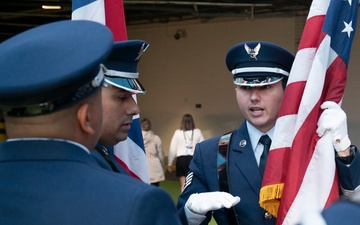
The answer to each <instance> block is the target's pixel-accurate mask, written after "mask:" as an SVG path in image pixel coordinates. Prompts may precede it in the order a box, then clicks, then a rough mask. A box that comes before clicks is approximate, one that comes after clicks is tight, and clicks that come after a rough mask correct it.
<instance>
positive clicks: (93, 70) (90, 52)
mask: <svg viewBox="0 0 360 225" xmlns="http://www.w3.org/2000/svg"><path fill="white" fill-rule="evenodd" d="M112 46H113V36H112V33H111V31H110V30H109V29H108V28H107V27H106V26H104V25H102V24H100V23H97V22H92V21H85V20H73V21H72V20H63V21H58V22H53V23H49V24H45V25H41V26H38V27H35V28H33V29H30V30H27V31H25V32H22V33H20V34H18V35H15V36H14V37H12V38H10V39H8V40H6V41H4V42H3V43H1V44H0V68H1V70H2V71H1V73H0V80H1V81H2V82H0V107H2V108H3V110H4V111H5V113H6V114H7V115H9V116H35V115H41V114H45V113H50V112H53V111H56V110H59V109H62V108H64V107H67V106H69V105H70V104H72V103H76V102H79V101H81V100H83V99H84V98H86V97H88V96H89V95H90V94H92V93H95V91H96V90H98V89H99V88H100V87H101V86H102V83H103V80H104V78H103V77H104V74H103V70H104V69H103V66H101V63H102V62H103V61H104V60H105V59H106V57H107V56H108V55H109V53H110V51H111V49H112Z"/></svg>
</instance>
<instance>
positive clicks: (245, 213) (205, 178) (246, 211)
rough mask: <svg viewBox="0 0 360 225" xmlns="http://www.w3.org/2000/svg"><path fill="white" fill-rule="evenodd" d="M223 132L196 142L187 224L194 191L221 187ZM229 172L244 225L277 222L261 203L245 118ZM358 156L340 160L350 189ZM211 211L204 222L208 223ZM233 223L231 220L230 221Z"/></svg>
mask: <svg viewBox="0 0 360 225" xmlns="http://www.w3.org/2000/svg"><path fill="white" fill-rule="evenodd" d="M220 137H221V136H217V137H214V138H211V139H208V140H206V141H203V142H201V143H199V144H197V145H196V147H195V152H194V157H193V160H192V162H191V163H190V172H189V173H193V177H192V180H191V183H190V184H189V185H188V186H187V187H186V188H185V190H184V191H183V193H182V194H181V195H180V196H179V199H178V214H179V216H180V219H181V221H182V223H183V224H187V222H186V216H185V211H184V206H185V203H186V201H187V199H188V198H189V196H190V195H191V194H193V193H200V192H210V191H220V189H219V182H218V177H217V152H218V144H219V139H220ZM241 141H242V143H244V141H246V145H243V147H240V145H239V143H240V142H241ZM228 154H229V160H228V164H229V168H228V170H229V174H230V192H231V194H233V195H234V196H239V197H240V198H241V201H240V203H239V204H237V205H236V206H235V208H236V212H237V217H238V221H239V223H240V225H254V224H256V225H275V218H270V219H266V218H265V212H266V211H265V210H263V209H262V208H261V207H260V206H259V203H258V202H259V193H260V188H261V183H262V177H261V175H260V171H259V167H258V165H257V163H256V159H255V156H254V152H253V148H252V146H251V142H250V138H249V134H248V131H247V127H246V122H245V121H244V122H243V123H242V125H241V126H240V127H239V128H238V129H237V130H235V131H234V133H233V134H232V139H231V142H230V146H229V151H228ZM356 154H357V155H356V157H355V159H354V161H353V164H352V165H351V167H350V168H349V167H347V166H345V165H340V166H339V164H342V163H340V162H337V163H338V169H339V175H340V182H341V184H342V186H343V187H344V188H346V189H348V190H352V189H354V188H356V187H357V186H358V185H360V176H359V175H360V171H359V169H360V164H359V163H360V157H359V156H358V155H359V153H356ZM213 216H214V218H215V220H216V222H217V224H219V225H226V224H228V222H227V220H226V216H225V210H224V209H221V210H216V211H214V212H213ZM210 219H211V218H210V214H208V217H207V219H206V220H205V221H204V222H203V223H202V224H208V222H209V221H210ZM229 225H231V224H229Z"/></svg>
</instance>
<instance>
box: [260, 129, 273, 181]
mask: <svg viewBox="0 0 360 225" xmlns="http://www.w3.org/2000/svg"><path fill="white" fill-rule="evenodd" d="M259 142H260V143H261V144H263V145H264V151H263V153H262V154H261V157H260V163H259V170H260V173H261V176H263V175H264V171H265V165H266V160H267V158H268V154H269V149H270V145H271V139H270V138H269V136H268V135H267V134H265V135H263V136H261V138H260V140H259Z"/></svg>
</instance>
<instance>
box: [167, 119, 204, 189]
mask: <svg viewBox="0 0 360 225" xmlns="http://www.w3.org/2000/svg"><path fill="white" fill-rule="evenodd" d="M203 140H204V136H203V134H202V132H201V130H200V129H198V128H195V122H194V119H193V117H192V116H191V115H190V114H185V115H184V116H183V117H182V120H181V125H180V129H177V130H176V131H175V133H174V135H173V137H172V139H171V143H170V150H169V158H168V159H169V160H168V171H169V172H172V164H173V161H174V158H175V156H176V176H177V177H179V179H180V188H181V191H182V190H183V188H184V184H185V178H186V175H187V173H188V172H189V164H190V161H191V160H192V157H193V154H194V149H195V145H196V144H197V143H199V142H201V141H203Z"/></svg>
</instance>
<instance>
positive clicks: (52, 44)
mask: <svg viewBox="0 0 360 225" xmlns="http://www.w3.org/2000/svg"><path fill="white" fill-rule="evenodd" d="M112 47H113V37H112V34H111V31H110V30H109V29H108V28H106V26H104V25H101V24H99V23H96V22H91V21H67V20H65V21H59V22H55V23H50V24H46V25H42V26H39V27H36V28H33V29H30V30H28V31H25V32H23V33H21V34H18V35H16V36H14V37H12V38H10V39H9V40H7V41H4V42H3V43H1V44H0V68H1V70H2V71H1V73H0V80H1V82H0V107H1V108H2V110H3V111H4V119H5V124H6V130H7V136H8V139H7V140H6V141H5V142H1V143H0V180H1V182H0V196H1V197H0V224H12V225H17V224H34V225H35V224H36V225H48V224H53V225H56V224H59V225H60V224H61V225H64V224H67V225H70V224H77V225H79V224H83V225H91V224H93V225H99V224H107V225H109V224H127V225H144V224H149V225H154V224H164V225H165V224H166V225H168V224H175V225H176V224H180V222H179V219H178V217H177V215H176V210H175V206H174V203H173V201H172V199H171V197H170V196H169V195H168V194H167V193H166V192H165V191H164V190H162V189H159V188H157V187H153V186H151V185H148V184H145V183H143V182H141V181H138V180H135V179H133V178H131V177H129V176H126V175H122V174H118V173H114V172H111V171H108V170H105V169H104V168H102V167H101V166H99V164H98V163H97V161H96V160H95V159H94V158H93V157H92V156H91V154H90V151H91V150H92V149H94V147H95V145H96V143H97V141H98V138H99V136H100V130H101V119H102V110H101V86H102V85H103V80H104V74H103V72H104V70H105V68H104V67H103V66H102V65H101V63H102V62H103V61H104V60H105V59H106V58H107V56H108V54H109V53H110V51H111V49H112Z"/></svg>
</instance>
